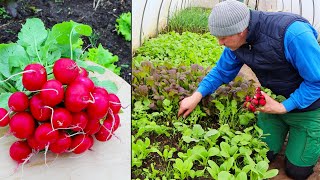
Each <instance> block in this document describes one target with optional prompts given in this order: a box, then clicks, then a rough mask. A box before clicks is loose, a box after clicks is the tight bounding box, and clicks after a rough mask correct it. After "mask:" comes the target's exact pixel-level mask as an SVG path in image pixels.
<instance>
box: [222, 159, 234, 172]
mask: <svg viewBox="0 0 320 180" xmlns="http://www.w3.org/2000/svg"><path fill="white" fill-rule="evenodd" d="M233 163H234V158H233V157H230V158H229V159H227V160H226V161H224V163H222V164H221V166H220V170H222V171H229V170H230V169H231V168H232V166H233Z"/></svg>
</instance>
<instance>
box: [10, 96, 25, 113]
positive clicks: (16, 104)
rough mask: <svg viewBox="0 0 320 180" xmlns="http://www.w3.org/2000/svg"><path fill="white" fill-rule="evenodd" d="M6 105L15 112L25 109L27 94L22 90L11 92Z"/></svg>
mask: <svg viewBox="0 0 320 180" xmlns="http://www.w3.org/2000/svg"><path fill="white" fill-rule="evenodd" d="M8 107H9V108H10V109H11V110H12V111H15V112H20V111H25V110H26V109H27V108H28V107H29V99H28V96H27V95H26V94H25V93H23V92H15V93H13V94H12V95H11V96H10V97H9V100H8Z"/></svg>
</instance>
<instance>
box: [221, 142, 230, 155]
mask: <svg viewBox="0 0 320 180" xmlns="http://www.w3.org/2000/svg"><path fill="white" fill-rule="evenodd" d="M220 149H221V152H220V154H221V156H223V157H230V154H229V151H230V145H229V144H228V143H226V142H221V143H220Z"/></svg>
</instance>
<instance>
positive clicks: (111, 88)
mask: <svg viewBox="0 0 320 180" xmlns="http://www.w3.org/2000/svg"><path fill="white" fill-rule="evenodd" d="M94 84H95V85H96V86H100V87H103V88H105V89H106V90H107V91H108V92H109V93H113V94H117V92H118V87H117V85H116V84H115V83H114V82H112V81H110V80H106V81H96V82H94Z"/></svg>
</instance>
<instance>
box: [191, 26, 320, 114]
mask: <svg viewBox="0 0 320 180" xmlns="http://www.w3.org/2000/svg"><path fill="white" fill-rule="evenodd" d="M317 35H318V34H317V32H316V31H315V30H314V28H313V27H312V26H311V25H310V24H308V23H304V22H300V21H297V22H294V23H292V24H291V25H290V26H289V27H288V29H287V31H286V33H285V37H284V48H285V57H286V59H287V61H288V62H290V63H291V64H292V65H293V67H294V68H295V69H296V70H297V71H298V72H299V74H300V76H301V77H302V78H303V79H304V81H303V82H302V83H301V84H300V87H299V88H298V89H296V90H295V91H294V92H293V93H292V94H291V95H290V97H289V98H288V99H287V100H285V101H283V102H282V104H283V105H284V107H285V108H286V110H287V112H289V111H291V110H293V109H296V108H298V109H302V108H306V107H308V106H309V105H311V104H312V103H313V102H314V101H316V100H317V99H319V98H320V46H319V44H318V42H317ZM242 65H243V63H241V62H240V61H239V60H238V59H237V58H236V56H235V55H234V53H233V52H232V51H231V50H230V49H229V48H227V47H225V49H224V51H223V53H222V55H221V57H220V59H219V61H218V62H217V65H216V66H215V67H214V68H213V69H212V70H211V71H210V72H209V74H207V75H206V76H205V78H204V79H203V80H202V81H201V83H200V84H199V87H198V89H197V91H198V92H200V93H201V94H202V96H203V97H204V96H206V95H208V94H211V93H213V92H214V91H215V90H216V89H217V88H218V87H219V86H221V84H223V83H228V82H230V81H232V80H233V79H234V78H235V77H236V75H237V74H238V72H239V71H240V69H241V67H242Z"/></svg>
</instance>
